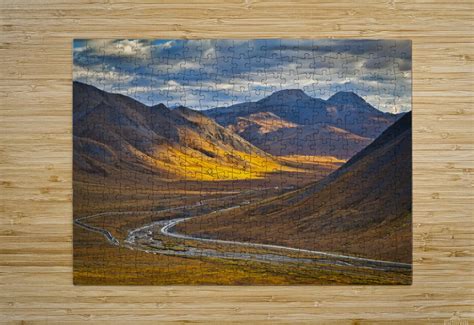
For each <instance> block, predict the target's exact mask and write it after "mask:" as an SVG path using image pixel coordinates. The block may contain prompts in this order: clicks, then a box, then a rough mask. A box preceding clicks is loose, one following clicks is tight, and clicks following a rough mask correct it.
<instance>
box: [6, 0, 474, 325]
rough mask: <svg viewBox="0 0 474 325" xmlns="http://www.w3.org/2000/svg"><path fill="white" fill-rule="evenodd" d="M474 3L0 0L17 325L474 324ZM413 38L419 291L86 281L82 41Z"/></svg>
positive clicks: (12, 307)
mask: <svg viewBox="0 0 474 325" xmlns="http://www.w3.org/2000/svg"><path fill="white" fill-rule="evenodd" d="M473 4H474V2H473V1H452V0H451V1H446V0H444V1H434V0H424V1H417V2H413V1H405V2H403V1H393V0H392V1H383V2H382V1H360V2H358V1H354V0H351V1H347V0H345V1H340V2H337V1H335V0H325V1H320V2H318V3H312V1H309V0H306V1H295V2H290V1H274V2H264V1H255V2H254V1H245V2H243V1H226V2H225V3H224V2H222V3H219V2H217V1H210V0H201V1H190V0H181V1H179V2H174V1H170V0H169V1H167V2H164V1H161V2H160V3H159V4H156V3H153V1H150V0H140V1H137V2H136V3H132V1H126V0H117V1H114V0H108V1H97V0H89V1H79V0H76V1H69V2H68V1H66V0H43V1H33V0H30V1H28V0H11V1H6V0H2V1H0V6H1V7H0V8H1V9H0V12H1V13H0V24H1V28H2V31H1V34H0V43H1V45H0V57H1V61H0V63H1V65H0V102H1V111H0V194H1V195H0V197H1V202H0V213H1V219H0V317H1V321H2V322H12V323H16V322H20V321H22V320H23V321H26V323H34V324H36V323H46V322H48V323H58V324H59V323H61V324H62V323H64V322H65V321H71V322H76V323H83V322H85V321H96V322H100V323H106V324H114V325H115V324H122V323H123V324H131V323H139V321H140V322H143V323H150V324H155V323H157V322H158V321H160V322H161V323H163V322H165V321H182V322H184V321H190V322H194V321H204V322H209V321H214V322H222V321H224V320H228V321H230V320H232V321H237V322H239V321H241V322H245V321H252V322H255V321H261V322H268V323H277V322H284V323H296V322H311V323H314V322H320V323H328V322H330V321H340V322H351V321H352V322H353V323H359V322H360V323H384V322H395V323H398V322H403V323H414V324H415V323H416V324H418V323H441V324H443V323H444V324H467V323H469V321H470V320H473V319H474V308H473V300H474V297H473V288H474V285H473V284H474V283H473V282H474V274H473V271H472V266H473V263H472V262H473V242H474V240H473V239H474V236H473V234H474V231H473V213H472V210H473V189H472V180H473V177H472V174H473V170H474V166H473V158H474V157H473V147H474V144H473V140H472V138H473V136H474V134H473V129H474V123H473V121H474V119H473V96H472V95H473V89H474V82H473V80H474V74H473V63H472V61H473V58H474V50H473V49H474V44H473V30H474V26H473V25H474V24H473V21H474V15H473V12H474V5H473ZM139 37H141V38H276V37H281V38H326V37H336V38H403V39H412V40H413V67H414V73H413V76H414V82H413V88H414V92H413V111H414V247H415V248H414V284H413V285H412V286H408V287H396V286H395V287H373V286H366V287H363V286H348V287H338V286H325V287H213V286H207V287H74V286H73V285H72V205H71V197H72V195H71V194H72V193H71V176H72V175H71V169H72V166H71V162H72V139H71V130H72V125H71V121H72V118H71V108H72V105H71V103H72V101H71V95H72V94H71V60H72V56H71V46H72V39H73V38H139Z"/></svg>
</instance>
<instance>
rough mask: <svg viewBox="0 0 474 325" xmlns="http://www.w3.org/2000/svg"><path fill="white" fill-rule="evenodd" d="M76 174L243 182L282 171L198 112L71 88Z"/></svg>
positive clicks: (85, 87) (76, 86) (81, 86)
mask: <svg viewBox="0 0 474 325" xmlns="http://www.w3.org/2000/svg"><path fill="white" fill-rule="evenodd" d="M73 87H74V89H73V91H74V99H73V106H74V130H73V133H74V168H75V171H77V172H79V173H80V172H83V173H89V174H99V175H105V176H107V175H109V174H113V173H114V172H116V173H117V172H119V173H123V172H124V171H126V170H128V171H131V172H133V173H151V174H154V175H156V176H157V178H158V179H159V178H161V179H177V178H179V179H193V180H219V179H246V178H258V177H261V176H262V175H263V174H265V173H267V172H272V171H273V170H281V169H283V170H284V169H285V167H283V166H281V165H280V164H279V162H277V160H275V159H274V158H273V157H272V156H270V155H269V154H267V153H265V152H263V151H262V150H260V149H258V148H256V147H255V146H253V145H252V144H250V143H249V142H247V141H246V140H244V139H243V138H241V137H240V136H238V135H236V134H235V133H233V132H231V131H230V130H227V129H225V128H224V127H222V126H220V125H219V124H217V123H216V122H215V121H214V120H213V119H211V118H208V117H206V116H204V115H203V114H201V113H199V112H195V111H193V110H190V109H187V108H185V107H179V108H177V109H174V110H170V109H168V108H167V107H166V106H165V105H163V104H160V105H156V106H153V107H148V106H146V105H143V104H141V103H139V102H137V101H135V100H133V99H131V98H129V97H127V96H123V95H119V94H111V93H107V92H104V91H101V90H99V89H97V88H95V87H92V86H89V85H86V84H82V83H79V82H74V86H73Z"/></svg>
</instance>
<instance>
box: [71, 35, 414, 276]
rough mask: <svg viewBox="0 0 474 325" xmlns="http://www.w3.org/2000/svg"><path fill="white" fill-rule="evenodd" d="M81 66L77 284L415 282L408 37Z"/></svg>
mask: <svg viewBox="0 0 474 325" xmlns="http://www.w3.org/2000/svg"><path fill="white" fill-rule="evenodd" d="M73 57H74V67H73V89H72V90H73V137H74V140H73V143H74V162H73V165H74V167H73V168H74V170H73V187H74V188H73V195H74V197H73V207H74V283H75V284H90V285H101V284H104V285H105V284H110V285H118V284H123V285H130V284H143V285H151V284H155V285H166V284H185V285H187V284H223V285H280V284H282V285H287V284H410V283H411V274H412V126H411V42H410V41H405V40H332V39H324V40H280V39H268V40H145V39H132V40H75V41H74V43H73Z"/></svg>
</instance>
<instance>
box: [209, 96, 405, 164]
mask: <svg viewBox="0 0 474 325" xmlns="http://www.w3.org/2000/svg"><path fill="white" fill-rule="evenodd" d="M204 114H206V115H207V116H209V117H212V118H214V119H215V120H216V121H217V122H218V123H219V124H221V125H223V126H226V127H230V128H231V129H232V130H234V131H236V132H237V133H238V134H239V135H241V136H242V137H243V138H245V139H246V140H248V141H249V142H251V143H252V144H254V145H256V146H257V147H259V148H262V149H263V150H265V151H267V152H270V153H271V154H273V155H278V156H282V155H329V156H336V157H338V158H344V159H347V158H350V157H351V156H352V155H354V154H355V153H356V152H358V151H359V150H361V149H362V148H364V147H365V146H367V145H368V144H369V143H370V142H371V141H372V140H373V139H374V138H375V137H377V136H378V135H379V134H380V133H381V132H382V131H383V130H385V129H386V128H387V127H388V126H389V125H391V124H392V123H393V122H395V121H396V119H397V115H394V114H390V113H383V112H381V111H379V110H377V109H376V108H374V107H373V106H371V105H370V104H369V103H367V102H366V101H365V100H364V99H363V98H361V97H359V96H358V95H357V94H355V93H352V92H339V93H336V94H335V95H333V96H332V97H331V98H329V99H328V100H327V101H325V100H322V99H319V98H313V97H310V96H308V95H307V94H305V93H304V92H303V91H302V90H299V89H289V90H282V91H278V92H275V93H273V94H271V95H270V96H268V97H265V98H263V99H261V100H259V101H257V102H248V103H241V104H236V105H232V106H229V107H219V108H214V109H210V110H207V111H204ZM262 116H271V120H272V121H275V119H278V122H275V124H274V126H273V128H272V129H271V130H268V128H267V127H266V126H262V123H261V121H262ZM265 124H266V125H268V124H269V123H265ZM340 131H343V132H340Z"/></svg>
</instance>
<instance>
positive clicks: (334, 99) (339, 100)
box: [327, 91, 366, 104]
mask: <svg viewBox="0 0 474 325" xmlns="http://www.w3.org/2000/svg"><path fill="white" fill-rule="evenodd" d="M327 102H328V103H330V104H350V103H360V104H363V103H364V104H365V103H366V101H365V99H363V98H362V97H360V96H359V95H357V94H356V93H355V92H353V91H339V92H337V93H335V94H334V95H332V96H331V97H330V98H329V99H328V100H327Z"/></svg>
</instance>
